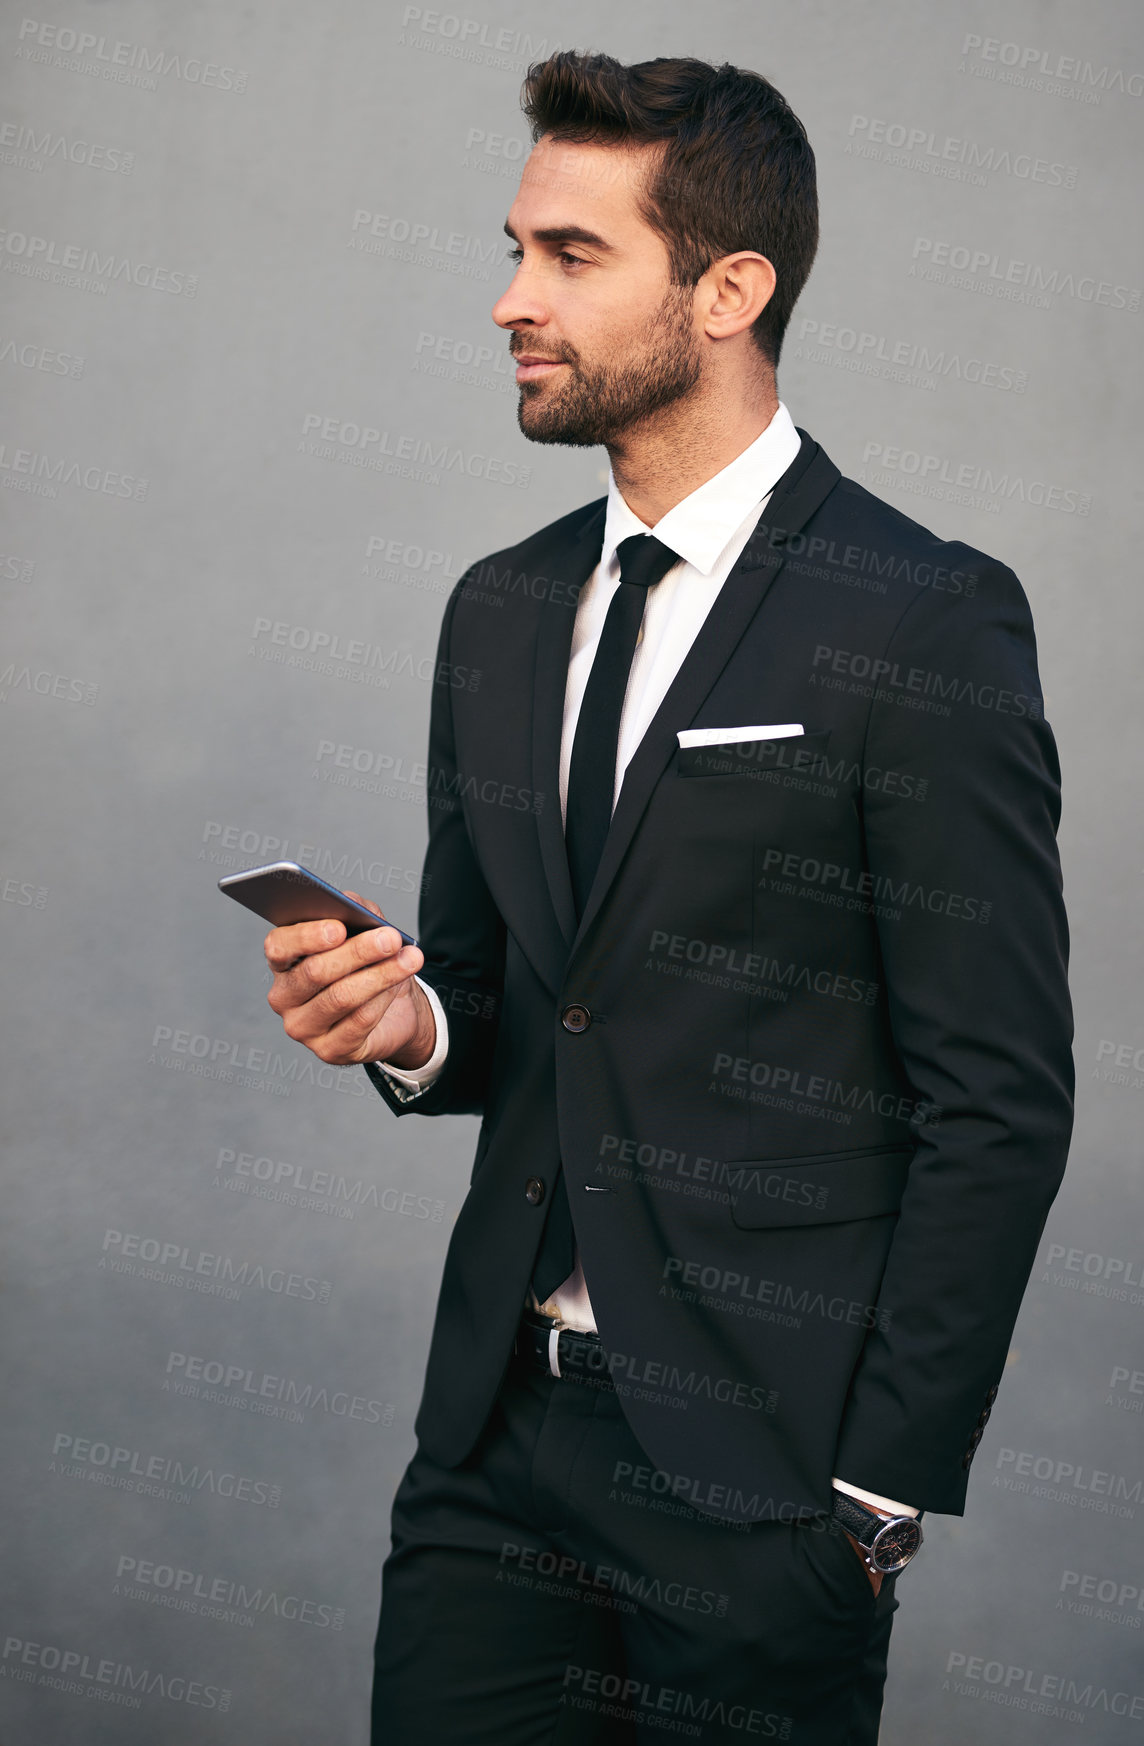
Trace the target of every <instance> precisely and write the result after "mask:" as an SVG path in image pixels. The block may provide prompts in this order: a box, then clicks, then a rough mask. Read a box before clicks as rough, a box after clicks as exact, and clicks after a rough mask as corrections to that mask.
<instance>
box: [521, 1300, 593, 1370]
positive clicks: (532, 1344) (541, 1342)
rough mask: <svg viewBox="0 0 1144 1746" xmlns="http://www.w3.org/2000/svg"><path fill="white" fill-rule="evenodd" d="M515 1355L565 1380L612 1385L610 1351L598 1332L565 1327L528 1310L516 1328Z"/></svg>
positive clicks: (531, 1367) (531, 1368)
mask: <svg viewBox="0 0 1144 1746" xmlns="http://www.w3.org/2000/svg"><path fill="white" fill-rule="evenodd" d="M515 1351H516V1355H517V1357H518V1358H519V1359H521V1361H522V1362H523V1363H525V1364H527V1366H528V1368H529V1369H530V1370H540V1371H543V1373H544V1375H545V1376H557V1377H559V1378H560V1380H561V1381H562V1382H587V1383H589V1384H592V1385H594V1386H595V1387H596V1388H600V1387H605V1388H611V1387H612V1378H611V1373H610V1371H609V1369H608V1355H607V1353H606V1352H605V1351H604V1348H603V1345H602V1344H601V1341H600V1336H599V1334H584V1333H581V1332H580V1331H579V1330H578V1329H576V1328H562V1327H560V1326H559V1325H558V1323H556V1322H550V1321H549V1320H548V1318H547V1317H546V1316H538V1315H534V1314H533V1312H532V1311H531V1310H525V1312H524V1314H523V1315H522V1316H521V1319H520V1326H519V1327H518V1328H517V1331H516V1346H515Z"/></svg>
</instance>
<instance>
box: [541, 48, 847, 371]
mask: <svg viewBox="0 0 1144 1746" xmlns="http://www.w3.org/2000/svg"><path fill="white" fill-rule="evenodd" d="M521 108H522V109H523V110H524V113H525V115H526V116H527V118H528V121H529V124H530V126H531V130H532V138H533V140H534V141H536V140H538V139H539V138H540V136H541V135H542V134H551V135H552V137H553V138H554V139H558V140H560V139H562V140H567V141H569V143H578V144H598V145H613V144H615V145H651V144H660V145H662V146H663V151H662V153H661V154H660V157H659V162H658V164H657V166H656V167H655V169H653V170H652V171H651V173H650V175H649V177H648V180H647V183H646V186H645V188H644V190H643V194H642V197H641V200H640V212H641V215H642V217H643V218H644V219H645V220H646V222H647V223H648V224H650V225H651V227H652V229H653V230H655V231H657V232H658V234H659V235H660V236H661V237H662V238H663V240H664V242H665V243H666V244H667V249H668V255H669V258H670V262H671V275H672V279H673V281H674V283H675V284H677V285H694V284H696V283H697V281H698V280H699V279H701V278H702V276H703V274H704V273H705V272H706V271H707V268H708V267H709V266H710V265H711V263H712V261H716V260H718V259H719V258H720V256H721V255H728V254H733V253H734V252H735V250H737V249H753V250H755V251H756V252H757V253H758V254H761V255H765V256H766V257H767V259H768V260H769V261H770V262H771V264H772V266H773V267H774V269H775V273H776V275H777V278H778V283H777V285H776V287H775V293H774V296H773V297H772V298H771V300H770V302H769V303H768V304H767V307H766V308H765V309H764V310H763V313H762V314H761V315H760V316H759V318H758V320H757V321H756V322H755V324H754V326H753V327H752V329H751V337H752V339H753V340H754V342H755V344H756V345H757V346H758V348H759V350H760V351H761V352H762V354H763V356H764V357H765V358H767V359H768V360H769V362H770V363H771V364H772V365H775V364H777V363H778V361H779V353H780V351H781V349H782V340H783V334H784V333H785V332H786V328H787V323H788V322H789V321H790V317H791V311H792V310H793V308H794V305H795V302H796V300H797V298H798V294H799V292H800V291H801V290H802V288H803V286H804V285H805V284H806V281H807V277H808V276H809V273H810V269H811V265H812V263H813V261H814V255H815V250H816V249H817V247H818V193H817V188H816V184H815V174H814V153H813V152H812V151H811V149H810V142H809V141H808V139H807V137H806V130H805V129H804V127H803V125H802V123H801V121H800V120H799V119H798V116H797V115H796V114H795V113H794V111H793V110H792V109H791V107H790V105H789V104H788V103H787V101H786V99H785V98H784V97H783V96H782V95H781V93H780V92H778V91H776V90H775V88H774V86H773V85H772V84H770V83H769V82H768V81H767V80H766V79H764V78H763V77H762V76H761V74H759V73H751V72H746V71H743V70H741V69H740V68H738V67H733V66H731V65H730V64H729V63H726V64H724V65H723V66H721V67H714V66H711V65H710V64H709V63H708V62H707V61H696V60H667V59H664V58H662V57H661V58H659V59H657V60H654V61H640V62H638V63H637V64H636V65H635V66H631V67H625V66H622V65H621V63H620V62H619V61H617V60H615V59H614V58H613V57H612V56H611V55H599V54H578V53H577V52H576V51H575V50H573V49H561V50H560V51H559V52H558V53H556V54H554V55H551V56H550V57H549V58H548V60H546V61H538V62H537V63H536V64H535V65H533V66H531V67H530V68H529V69H528V75H527V77H526V79H525V81H524V88H523V91H522V93H521Z"/></svg>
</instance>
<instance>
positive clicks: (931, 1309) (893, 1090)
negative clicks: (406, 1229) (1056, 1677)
mask: <svg viewBox="0 0 1144 1746" xmlns="http://www.w3.org/2000/svg"><path fill="white" fill-rule="evenodd" d="M800 437H801V449H800V453H799V455H798V457H797V458H796V460H795V462H794V463H793V465H792V466H791V467H790V469H789V470H788V472H787V473H786V474H785V475H784V476H783V478H782V479H781V480H780V482H779V484H778V486H777V487H776V489H775V492H774V494H773V496H772V498H771V501H770V503H769V504H768V506H767V509H766V510H765V511H764V515H763V520H762V521H761V522H760V524H759V526H758V528H757V529H756V531H755V533H754V535H753V537H752V538H751V540H750V542H749V543H748V545H747V547H746V549H745V550H744V552H743V554H742V556H741V557H740V559H739V561H738V563H737V564H736V565H735V567H734V569H733V570H732V572H731V574H730V576H729V577H728V579H727V582H726V584H725V585H724V587H723V589H722V590H721V592H720V594H719V596H718V598H717V600H716V602H715V604H714V606H713V608H712V609H711V612H710V614H709V616H708V618H707V619H706V621H705V622H704V624H703V626H702V628H701V630H700V632H699V634H698V636H697V638H696V640H695V643H694V645H693V647H692V649H691V651H690V652H689V654H688V656H687V657H686V659H685V660H684V662H683V665H682V668H681V670H680V672H679V674H678V676H677V677H676V679H675V681H674V682H673V684H672V685H671V687H670V689H669V691H668V692H667V695H666V697H665V698H664V701H663V703H662V705H661V707H660V708H659V710H658V712H657V713H656V715H655V718H654V720H653V721H652V723H651V725H650V727H649V728H648V731H647V733H646V735H645V736H644V738H643V740H642V742H641V744H640V746H639V748H638V751H637V753H636V755H635V757H634V758H633V760H632V762H631V764H630V765H629V767H628V769H627V772H626V774H625V777H624V781H623V786H622V789H621V792H620V796H619V800H618V802H617V805H616V810H615V813H614V816H613V820H612V825H611V829H610V833H609V836H608V839H607V842H606V845H605V849H604V853H603V858H602V860H601V863H600V867H599V871H598V874H597V877H596V880H595V883H594V885H593V888H592V891H591V893H590V896H589V900H588V903H587V907H586V909H585V912H584V915H583V917H582V919H581V921H580V924H579V926H577V925H576V923H575V920H574V912H573V907H572V895H571V888H570V882H569V874H568V867H567V862H566V858H565V852H564V843H563V833H562V826H561V816H560V803H559V790H558V774H557V773H558V754H559V745H560V735H561V722H562V715H563V704H564V690H565V677H566V671H567V663H568V652H569V646H570V641H571V636H572V626H573V619H574V616H575V610H576V597H577V594H578V592H579V589H580V587H581V586H582V585H583V584H584V582H585V581H586V580H587V578H588V577H589V576H590V574H591V572H592V570H593V568H594V567H595V565H596V564H597V562H598V560H599V556H600V548H601V543H602V535H603V520H604V504H603V502H602V501H601V502H597V503H593V504H589V505H588V506H587V507H586V508H583V509H578V510H576V511H575V512H574V513H572V514H571V515H568V516H565V517H564V518H563V519H561V520H560V521H557V522H555V523H553V524H552V525H551V526H550V527H547V528H545V529H543V530H542V531H541V532H540V533H538V534H535V535H534V536H533V537H532V538H530V539H527V540H525V541H523V542H522V543H521V544H520V545H518V546H515V547H513V548H511V549H509V550H507V551H504V552H500V553H497V554H496V555H495V556H493V557H491V558H487V559H485V560H483V561H482V562H480V563H478V564H476V565H474V566H473V568H472V569H471V570H469V571H468V572H467V574H466V575H465V576H464V577H462V578H461V580H460V582H459V583H458V585H457V587H456V588H455V589H454V591H453V593H452V595H451V597H450V599H449V602H448V605H447V608H446V611H445V616H444V621H443V625H442V630H441V639H440V649H439V665H438V668H437V681H436V685H435V691H434V699H433V705H432V718H431V726H430V751H429V784H430V792H429V805H430V813H429V821H430V838H429V848H428V853H427V859H426V864H425V873H426V889H425V893H424V897H423V899H422V904H421V914H420V938H421V943H422V946H423V949H424V951H425V955H426V967H425V969H424V970H423V971H422V975H423V976H424V977H426V978H427V979H428V980H429V981H430V982H431V983H432V984H433V986H434V987H435V988H436V989H437V991H438V993H439V994H440V996H441V998H442V1000H443V1002H444V1005H445V1008H446V1011H447V1014H448V1019H449V1037H450V1042H449V1054H448V1061H447V1065H446V1067H445V1069H444V1072H443V1074H442V1076H441V1078H440V1079H439V1080H438V1081H437V1082H436V1083H435V1084H434V1085H432V1086H431V1087H429V1088H428V1090H427V1091H425V1092H424V1093H422V1094H421V1095H420V1096H419V1097H417V1098H416V1099H414V1100H413V1101H411V1102H408V1103H404V1102H402V1101H400V1100H399V1098H398V1097H397V1096H396V1095H395V1094H394V1092H393V1090H392V1086H391V1084H390V1082H389V1081H387V1080H386V1078H385V1076H384V1074H382V1073H381V1072H380V1071H379V1070H378V1069H376V1068H373V1067H371V1068H369V1069H367V1071H368V1072H369V1074H370V1077H371V1079H372V1081H373V1083H374V1084H375V1086H376V1087H377V1089H378V1091H379V1092H380V1093H381V1095H382V1097H383V1098H385V1100H386V1102H387V1103H389V1104H390V1106H391V1108H392V1109H393V1110H394V1112H395V1113H396V1114H397V1115H405V1114H408V1113H413V1112H422V1113H424V1114H427V1115H436V1114H442V1113H448V1114H456V1113H462V1112H466V1111H468V1112H472V1113H474V1114H478V1115H480V1116H481V1118H482V1120H481V1126H480V1133H479V1137H478V1141H477V1147H476V1155H475V1158H474V1162H473V1169H472V1178H471V1185H470V1188H469V1192H468V1195H467V1197H466V1199H465V1202H464V1205H463V1206H462V1209H461V1212H460V1214H459V1216H458V1218H457V1221H456V1226H455V1229H454V1232H453V1236H452V1240H451V1242H450V1245H449V1251H448V1256H447V1259H446V1263H445V1271H444V1278H443V1282H442V1287H441V1296H440V1302H439V1306H438V1312H437V1319H436V1325H435V1328H434V1333H433V1341H432V1347H431V1351H430V1356H429V1363H428V1370H427V1376H426V1383H425V1392H424V1398H423V1401H422V1405H421V1410H420V1414H419V1416H418V1419H417V1431H418V1434H419V1436H420V1438H421V1440H422V1442H423V1444H424V1445H425V1447H426V1448H427V1449H428V1450H429V1452H430V1453H431V1454H432V1455H433V1456H434V1457H435V1458H436V1459H437V1460H439V1461H441V1462H443V1463H445V1464H447V1465H451V1464H454V1463H456V1462H458V1461H460V1460H462V1459H463V1458H464V1457H465V1456H466V1454H467V1453H468V1452H469V1451H470V1449H471V1448H472V1447H473V1444H474V1442H475V1441H476V1439H477V1437H478V1435H479V1433H480V1431H481V1428H482V1426H483V1425H484V1423H485V1420H486V1418H487V1415H488V1413H489V1410H490V1407H491V1404H492V1401H493V1398H494V1396H495V1393H496V1390H497V1387H498V1385H499V1383H500V1381H501V1378H502V1376H503V1373H504V1371H505V1367H506V1364H507V1362H508V1359H509V1356H510V1352H511V1348H512V1344H513V1334H514V1329H515V1327H516V1324H517V1320H518V1317H519V1315H520V1310H521V1304H522V1300H523V1298H524V1295H525V1291H526V1287H527V1285H528V1281H529V1277H530V1274H531V1271H532V1266H533V1260H534V1257H535V1254H536V1251H537V1246H538V1243H539V1239H540V1234H541V1227H542V1222H543V1219H544V1217H545V1216H546V1213H547V1210H548V1207H549V1205H550V1204H551V1196H550V1195H549V1194H547V1193H546V1195H545V1198H544V1199H543V1200H542V1201H541V1203H540V1204H539V1205H537V1204H534V1200H535V1193H536V1190H535V1187H534V1188H533V1190H532V1198H530V1197H529V1195H528V1194H526V1184H527V1183H528V1182H529V1181H530V1180H535V1179H539V1180H540V1181H542V1182H543V1183H544V1184H545V1185H546V1188H547V1187H550V1185H551V1182H552V1179H553V1174H554V1171H555V1169H556V1166H557V1161H558V1160H563V1168H564V1171H565V1174H566V1179H567V1185H568V1194H569V1199H570V1205H571V1210H572V1216H573V1221H574V1224H575V1229H576V1236H577V1239H578V1242H579V1247H580V1252H581V1256H582V1260H583V1266H584V1272H585V1276H586V1279H587V1283H588V1289H589V1291H590V1293H591V1298H592V1304H593V1308H594V1310H595V1312H596V1316H597V1321H598V1325H599V1330H600V1335H601V1338H602V1341H603V1344H604V1347H605V1348H606V1350H607V1352H608V1354H609V1365H610V1368H611V1369H612V1371H613V1375H614V1377H615V1380H616V1384H617V1387H618V1388H619V1390H620V1399H621V1402H622V1405H623V1410H624V1412H625V1414H626V1415H627V1418H628V1421H629V1423H630V1425H631V1427H632V1429H633V1431H634V1433H635V1435H636V1437H637V1438H638V1440H639V1442H640V1444H641V1446H642V1448H643V1449H644V1450H645V1452H646V1454H647V1457H648V1462H649V1464H650V1465H651V1466H652V1467H654V1468H655V1469H658V1470H659V1473H660V1476H661V1477H659V1478H658V1479H657V1480H656V1481H655V1482H654V1485H655V1486H656V1487H658V1489H659V1490H661V1491H664V1492H668V1493H670V1494H673V1495H675V1496H676V1497H678V1498H680V1499H683V1500H685V1501H687V1502H689V1503H691V1504H693V1505H695V1506H696V1507H697V1508H700V1509H702V1510H704V1511H705V1512H707V1513H709V1514H711V1515H715V1516H721V1517H724V1518H727V1519H733V1520H740V1521H745V1520H757V1519H765V1518H767V1517H769V1516H772V1515H773V1516H777V1517H779V1518H780V1519H790V1517H791V1516H792V1515H793V1514H796V1513H801V1512H803V1511H808V1510H821V1509H825V1508H827V1507H828V1506H829V1499H830V1481H831V1476H832V1475H833V1474H835V1473H837V1474H839V1475H840V1476H841V1477H843V1478H845V1479H847V1480H849V1481H850V1482H851V1483H853V1484H855V1485H860V1486H863V1487H865V1488H866V1489H868V1490H871V1491H874V1492H878V1493H881V1494H884V1495H887V1496H890V1497H899V1498H903V1499H906V1500H908V1501H909V1502H911V1503H913V1504H915V1505H917V1506H919V1507H922V1508H926V1509H931V1510H938V1511H945V1512H948V1513H952V1514H960V1513H961V1512H962V1510H963V1507H964V1498H965V1490H966V1484H967V1477H968V1469H969V1464H970V1461H971V1460H972V1456H973V1451H974V1449H975V1447H976V1445H977V1442H979V1441H980V1437H981V1428H982V1426H983V1425H984V1422H985V1418H986V1417H987V1416H988V1411H989V1407H990V1404H991V1402H992V1399H993V1396H994V1395H995V1393H996V1385H997V1382H998V1379H999V1377H1000V1376H1001V1372H1002V1369H1003V1367H1004V1364H1005V1359H1006V1353H1007V1349H1008V1343H1009V1338H1010V1334H1011V1331H1012V1328H1013V1324H1014V1321H1015V1318H1016V1315H1017V1310H1018V1307H1019V1304H1020V1301H1021V1296H1022V1293H1023V1290H1024V1287H1025V1284H1026V1281H1027V1278H1028V1274H1029V1271H1030V1269H1031V1266H1032V1263H1033V1258H1034V1254H1035V1251H1036V1247H1037V1243H1038V1240H1039V1237H1040V1233H1041V1231H1042V1228H1043V1225H1044V1221H1045V1218H1046V1215H1047V1212H1048V1209H1049V1206H1050V1204H1051V1202H1052V1200H1053V1197H1054V1194H1055V1193H1056V1190H1057V1187H1058V1185H1059V1182H1060V1179H1061V1175H1062V1171H1063V1169H1064V1164H1065V1158H1066V1153H1067V1147H1068V1139H1069V1134H1070V1128H1071V1111H1072V1105H1071V1094H1072V1055H1071V1046H1070V1044H1071V1034H1072V1032H1071V1017H1070V1007H1069V997H1068V988H1067V983H1066V974H1065V972H1066V961H1067V931H1066V923H1065V916H1064V910H1063V905H1062V897H1061V877H1060V869H1059V863H1058V858H1057V852H1056V842H1055V832H1056V826H1057V823H1058V818H1059V768H1058V763H1057V758H1056V751H1055V747H1054V743H1053V738H1052V735H1051V733H1050V730H1049V728H1048V727H1047V726H1046V724H1045V721H1044V716H1043V711H1042V707H1041V697H1040V684H1039V680H1038V674H1037V665H1036V648H1035V642H1034V636H1033V627H1032V622H1031V619H1030V614H1029V608H1028V604H1027V601H1026V599H1025V596H1024V593H1023V591H1022V589H1021V586H1020V584H1019V583H1018V581H1017V579H1016V577H1015V576H1014V575H1013V573H1012V572H1011V571H1010V570H1008V569H1006V568H1005V566H1004V565H1002V564H1000V563H998V562H996V561H995V560H994V559H991V558H989V557H987V556H986V555H985V554H983V553H982V552H979V551H975V550H974V549H972V548H971V547H968V546H965V545H961V544H957V543H953V544H950V543H946V542H943V541H940V540H938V539H937V538H936V537H935V536H934V535H932V534H930V533H928V532H927V531H926V530H925V529H924V528H922V527H920V526H919V525H918V524H917V523H915V522H912V521H910V520H909V519H908V518H906V517H905V516H903V515H900V514H899V513H897V511H895V510H893V509H891V508H890V507H888V506H887V505H886V504H884V503H882V502H880V501H879V500H878V499H877V498H875V497H873V496H871V495H870V494H869V493H868V492H867V491H865V490H864V489H863V488H862V487H861V486H859V485H857V484H855V483H853V482H852V481H850V480H847V479H843V478H842V477H841V475H840V474H839V472H838V469H837V468H836V467H835V466H834V465H833V464H832V462H831V461H830V460H829V459H828V458H827V456H826V455H825V454H824V453H823V451H822V450H821V449H820V448H819V447H818V445H817V444H816V443H815V442H814V441H812V439H811V438H810V437H808V436H807V435H806V434H805V433H804V432H800ZM780 722H783V723H801V724H802V726H803V728H804V729H805V732H804V733H803V734H802V735H801V737H798V738H795V739H787V740H778V741H773V742H760V741H755V742H753V743H749V744H747V745H739V746H727V747H724V748H722V749H721V750H720V749H719V748H714V749H712V748H689V749H681V748H680V747H679V746H678V743H677V731H678V730H679V729H681V728H688V727H731V726H739V725H764V726H765V725H770V724H777V723H780ZM569 1009H573V1010H571V1011H570V1010H569ZM575 1009H585V1010H586V1014H587V1018H588V1022H587V1023H585V1019H584V1012H583V1011H581V1012H579V1013H578V1012H577V1011H576V1010H575Z"/></svg>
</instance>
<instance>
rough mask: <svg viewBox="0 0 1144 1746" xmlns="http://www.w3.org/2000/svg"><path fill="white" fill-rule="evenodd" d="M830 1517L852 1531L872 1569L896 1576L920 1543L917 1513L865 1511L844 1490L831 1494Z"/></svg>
mask: <svg viewBox="0 0 1144 1746" xmlns="http://www.w3.org/2000/svg"><path fill="white" fill-rule="evenodd" d="M833 1514H834V1519H835V1521H836V1522H839V1523H840V1524H841V1526H842V1527H844V1528H845V1529H846V1531H847V1533H848V1534H853V1536H854V1538H855V1539H856V1540H857V1542H858V1544H859V1545H860V1546H861V1547H862V1548H863V1550H864V1552H865V1554H866V1557H867V1559H868V1560H869V1562H870V1564H871V1566H872V1567H873V1569H875V1570H880V1571H881V1572H882V1574H883V1575H884V1576H896V1575H897V1573H898V1571H899V1570H904V1569H905V1568H906V1565H907V1564H908V1563H909V1561H910V1559H911V1558H912V1557H913V1556H914V1553H915V1552H916V1551H917V1549H918V1547H919V1546H920V1545H921V1543H922V1530H921V1521H920V1519H919V1518H918V1517H917V1516H880V1515H878V1514H877V1512H876V1511H874V1510H868V1509H867V1508H866V1506H865V1504H860V1503H859V1502H858V1499H857V1498H854V1497H851V1496H850V1495H849V1493H848V1492H844V1491H836V1492H835V1493H834V1510H833Z"/></svg>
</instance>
